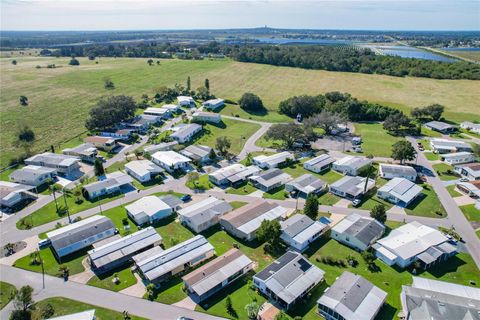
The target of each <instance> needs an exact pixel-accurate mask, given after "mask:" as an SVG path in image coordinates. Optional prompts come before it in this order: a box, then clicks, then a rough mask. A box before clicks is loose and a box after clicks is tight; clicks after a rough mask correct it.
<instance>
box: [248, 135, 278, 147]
mask: <svg viewBox="0 0 480 320" xmlns="http://www.w3.org/2000/svg"><path fill="white" fill-rule="evenodd" d="M255 145H256V146H258V147H261V148H272V149H280V148H282V147H283V142H282V141H281V140H267V139H266V138H265V134H264V135H262V136H261V137H260V139H258V140H257V141H256V142H255Z"/></svg>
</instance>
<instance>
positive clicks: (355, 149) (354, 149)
mask: <svg viewBox="0 0 480 320" xmlns="http://www.w3.org/2000/svg"><path fill="white" fill-rule="evenodd" d="M353 151H355V152H356V153H362V152H363V149H362V148H360V147H354V148H353Z"/></svg>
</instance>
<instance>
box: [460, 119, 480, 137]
mask: <svg viewBox="0 0 480 320" xmlns="http://www.w3.org/2000/svg"><path fill="white" fill-rule="evenodd" d="M460 128H462V129H465V130H468V131H471V132H473V133H478V134H480V123H473V122H470V121H464V122H462V123H461V124H460Z"/></svg>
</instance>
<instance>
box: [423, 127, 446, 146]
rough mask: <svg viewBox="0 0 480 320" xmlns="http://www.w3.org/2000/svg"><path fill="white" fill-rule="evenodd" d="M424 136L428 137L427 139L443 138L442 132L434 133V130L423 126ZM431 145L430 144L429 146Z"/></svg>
mask: <svg viewBox="0 0 480 320" xmlns="http://www.w3.org/2000/svg"><path fill="white" fill-rule="evenodd" d="M421 133H422V136H427V137H431V138H440V137H441V136H442V134H441V133H440V132H437V131H433V130H430V129H428V128H426V127H424V126H422V131H421ZM428 145H430V144H428ZM423 146H425V144H423Z"/></svg>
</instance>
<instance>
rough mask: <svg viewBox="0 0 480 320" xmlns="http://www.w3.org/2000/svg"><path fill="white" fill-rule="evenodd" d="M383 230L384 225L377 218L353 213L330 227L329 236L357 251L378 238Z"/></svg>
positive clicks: (365, 247)
mask: <svg viewBox="0 0 480 320" xmlns="http://www.w3.org/2000/svg"><path fill="white" fill-rule="evenodd" d="M384 232H385V226H384V225H383V224H381V223H380V222H378V221H377V220H375V219H373V218H370V217H362V216H360V215H358V214H356V213H354V214H350V215H348V216H346V217H345V218H344V219H343V220H342V221H340V222H339V223H337V224H336V225H335V226H334V227H333V228H332V232H331V237H332V239H335V240H337V241H338V242H340V243H343V244H344V245H346V246H349V247H351V248H353V249H355V250H357V251H364V250H366V249H367V248H369V247H370V246H371V245H372V244H374V243H375V241H377V240H378V239H380V237H381V236H382V235H383V233H384Z"/></svg>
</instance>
